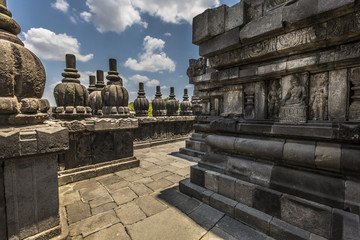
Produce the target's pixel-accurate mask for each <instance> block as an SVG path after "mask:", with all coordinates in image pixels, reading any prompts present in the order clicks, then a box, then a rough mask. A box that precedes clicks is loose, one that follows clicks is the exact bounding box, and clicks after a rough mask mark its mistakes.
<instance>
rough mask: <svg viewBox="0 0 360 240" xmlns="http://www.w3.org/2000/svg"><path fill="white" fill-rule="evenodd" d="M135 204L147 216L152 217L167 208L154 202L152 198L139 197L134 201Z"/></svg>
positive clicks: (158, 202) (156, 201)
mask: <svg viewBox="0 0 360 240" xmlns="http://www.w3.org/2000/svg"><path fill="white" fill-rule="evenodd" d="M135 202H136V204H137V205H138V206H139V207H140V209H141V210H142V211H143V212H144V213H145V214H146V215H147V216H152V215H154V214H157V213H159V212H162V211H164V210H165V209H166V208H167V206H166V205H164V204H163V203H161V202H160V201H158V200H156V199H155V198H154V197H153V196H145V197H141V198H138V199H136V200H135Z"/></svg>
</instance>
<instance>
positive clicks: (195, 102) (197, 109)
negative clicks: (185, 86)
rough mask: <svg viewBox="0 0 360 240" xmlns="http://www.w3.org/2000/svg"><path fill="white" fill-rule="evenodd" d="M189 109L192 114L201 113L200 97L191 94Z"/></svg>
mask: <svg viewBox="0 0 360 240" xmlns="http://www.w3.org/2000/svg"><path fill="white" fill-rule="evenodd" d="M191 110H192V112H193V114H194V115H196V116H198V115H201V112H202V103H201V99H200V98H199V97H198V96H193V97H192V99H191Z"/></svg>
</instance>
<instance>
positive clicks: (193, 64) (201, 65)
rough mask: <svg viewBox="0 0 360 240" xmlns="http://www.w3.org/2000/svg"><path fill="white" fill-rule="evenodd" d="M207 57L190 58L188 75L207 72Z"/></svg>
mask: <svg viewBox="0 0 360 240" xmlns="http://www.w3.org/2000/svg"><path fill="white" fill-rule="evenodd" d="M206 61H207V60H206V58H199V59H190V60H189V67H188V69H187V71H186V73H187V75H188V77H190V78H191V77H196V76H200V75H203V74H205V73H206Z"/></svg>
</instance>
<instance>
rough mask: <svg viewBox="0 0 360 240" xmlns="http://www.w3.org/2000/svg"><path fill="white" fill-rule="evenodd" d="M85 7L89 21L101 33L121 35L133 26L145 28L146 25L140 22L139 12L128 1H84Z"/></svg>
mask: <svg viewBox="0 0 360 240" xmlns="http://www.w3.org/2000/svg"><path fill="white" fill-rule="evenodd" d="M86 5H87V6H88V7H89V10H90V13H91V14H92V16H91V18H90V19H91V21H92V22H93V23H94V25H95V27H96V29H97V30H98V31H99V32H101V33H103V32H107V31H113V32H116V33H121V32H123V31H125V29H126V28H127V27H130V26H132V25H133V24H140V25H142V26H143V27H145V28H146V27H147V23H144V22H143V21H142V20H141V16H140V12H139V11H138V10H137V9H136V8H135V7H134V6H133V4H132V1H130V0H86ZM90 19H89V20H90Z"/></svg>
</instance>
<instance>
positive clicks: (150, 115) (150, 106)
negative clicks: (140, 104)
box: [148, 102, 153, 117]
mask: <svg viewBox="0 0 360 240" xmlns="http://www.w3.org/2000/svg"><path fill="white" fill-rule="evenodd" d="M152 110H153V108H152V104H151V102H150V104H149V112H148V116H149V117H152V116H153V115H152Z"/></svg>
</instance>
